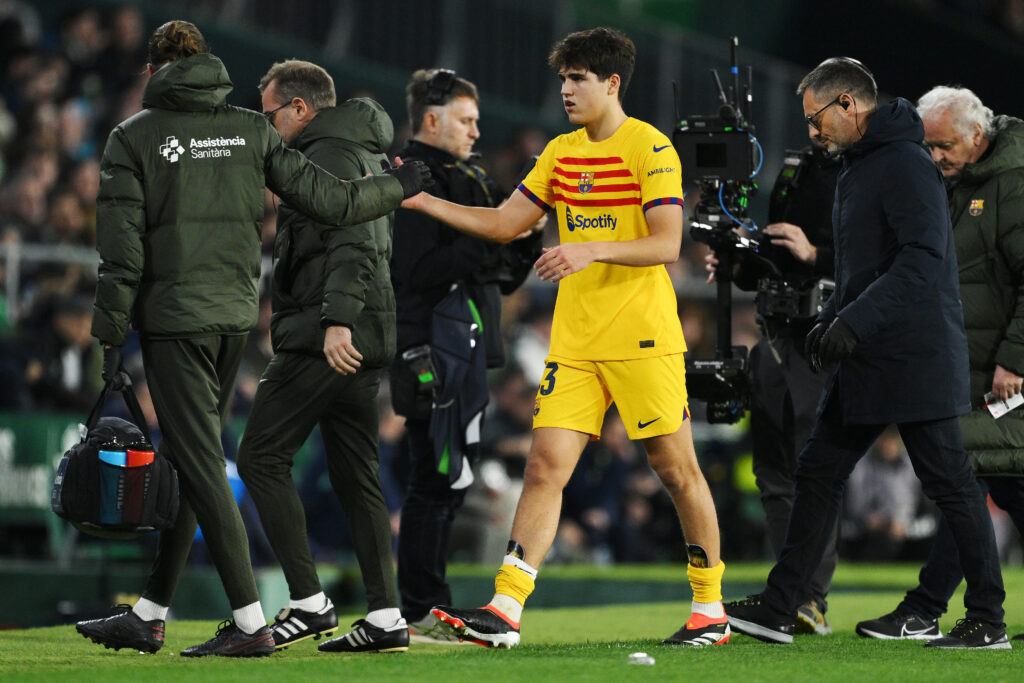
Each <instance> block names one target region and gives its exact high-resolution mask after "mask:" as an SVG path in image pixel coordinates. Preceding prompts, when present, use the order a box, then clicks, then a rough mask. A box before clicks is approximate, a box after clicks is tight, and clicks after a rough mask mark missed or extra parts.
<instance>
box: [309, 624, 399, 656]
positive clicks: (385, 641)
mask: <svg viewBox="0 0 1024 683" xmlns="http://www.w3.org/2000/svg"><path fill="white" fill-rule="evenodd" d="M352 625H353V626H354V627H355V628H353V629H352V630H351V631H349V632H348V633H346V634H345V635H343V636H341V637H340V638H335V639H334V640H328V641H326V642H323V643H320V645H319V646H318V647H317V649H318V650H320V652H405V651H406V650H408V649H409V626H408V625H407V624H406V623H405V619H399V620H398V625H397V626H396V627H395V628H393V629H391V630H390V631H389V630H385V629H382V628H378V627H376V626H374V625H373V624H371V623H370V622H368V621H367V620H366V619H360V620H358V621H356V622H354V623H353V624H352Z"/></svg>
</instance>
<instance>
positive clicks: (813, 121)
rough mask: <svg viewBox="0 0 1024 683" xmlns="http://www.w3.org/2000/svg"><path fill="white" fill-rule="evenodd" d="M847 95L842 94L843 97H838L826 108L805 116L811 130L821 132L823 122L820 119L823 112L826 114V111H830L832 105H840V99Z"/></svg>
mask: <svg viewBox="0 0 1024 683" xmlns="http://www.w3.org/2000/svg"><path fill="white" fill-rule="evenodd" d="M845 94H846V93H842V94H841V95H837V96H836V98H835V99H834V100H832V101H831V102H829V103H828V104H826V105H825V106H824V107H822V108H821V109H819V110H818V111H816V112H814V113H813V114H811V115H810V116H805V117H804V120H805V121H807V125H808V126H810V127H811V128H813V129H814V130H817V131H820V130H821V121H819V120H818V117H819V116H821V114H822V112H824V111H825V110H826V109H828V108H829V107H831V106H832V105H834V104H839V102H840V98H841V97H842V96H843V95H845Z"/></svg>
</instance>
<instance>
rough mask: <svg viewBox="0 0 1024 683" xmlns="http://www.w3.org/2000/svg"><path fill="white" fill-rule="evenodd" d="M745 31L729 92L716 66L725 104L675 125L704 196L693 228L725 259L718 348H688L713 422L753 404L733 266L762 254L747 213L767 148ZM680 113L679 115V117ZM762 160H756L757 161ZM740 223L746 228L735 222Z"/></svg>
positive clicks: (684, 159)
mask: <svg viewBox="0 0 1024 683" xmlns="http://www.w3.org/2000/svg"><path fill="white" fill-rule="evenodd" d="M738 47H739V39H738V38H736V37H733V38H731V39H730V41H729V53H730V54H729V56H730V62H731V66H730V74H731V76H732V84H731V85H730V86H729V90H728V94H726V90H725V89H724V88H723V87H722V81H721V79H720V78H719V76H718V72H717V71H716V70H714V69H712V70H711V75H712V76H713V78H714V82H715V87H716V88H717V90H718V99H719V103H720V106H719V109H718V113H717V115H713V116H699V115H697V116H690V117H688V118H687V119H684V120H680V121H679V125H678V126H677V127H676V128H675V130H673V131H672V144H673V146H674V147H675V149H676V151H677V152H678V154H679V160H680V163H681V164H682V172H683V179H684V180H689V181H693V182H695V183H696V185H697V187H698V189H699V190H700V200H699V201H698V202H697V204H696V206H695V207H694V210H693V219H692V221H691V222H690V235H691V236H692V237H693V238H694V239H695V240H697V241H698V242H703V243H704V244H707V245H708V246H709V247H711V248H712V249H713V250H714V251H715V253H716V255H717V257H718V261H719V265H718V269H717V273H716V278H715V279H716V281H717V286H718V289H717V304H718V309H717V315H716V322H717V332H718V335H717V338H716V344H715V356H714V358H710V359H698V358H693V357H692V356H691V355H690V354H687V359H686V386H687V392H688V394H689V395H690V396H691V397H693V398H696V399H700V400H704V401H706V402H707V420H708V422H717V423H723V422H724V423H732V422H737V421H739V420H740V418H742V417H743V414H744V413H745V412H746V410H747V408H749V406H750V372H749V364H748V355H747V347H745V346H732V268H733V264H734V263H736V259H738V258H743V257H750V258H759V259H760V260H762V261H765V262H766V263H768V264H769V268H770V269H771V268H774V270H775V272H778V268H776V267H775V266H774V265H772V264H771V263H770V261H767V259H764V258H763V257H760V256H759V252H760V250H761V241H760V240H759V234H758V233H757V232H756V229H757V226H756V225H754V223H753V222H752V221H750V220H749V218H748V217H747V203H748V201H749V199H750V197H752V196H754V194H755V193H756V192H757V183H756V182H755V181H754V176H756V175H757V172H758V171H759V170H760V168H761V163H762V161H763V153H762V151H761V146H760V144H759V143H758V141H757V138H755V137H754V126H753V124H752V123H751V122H750V117H751V114H750V110H751V104H752V102H753V93H752V89H751V83H752V80H753V79H752V74H751V70H750V67H747V82H746V84H745V85H744V86H743V91H742V106H741V104H740V98H741V92H740V82H739V67H738V66H737V62H736V49H737V48H738ZM676 118H677V120H678V119H679V117H678V116H677V117H676ZM755 162H756V164H755ZM736 228H742V230H737V229H736Z"/></svg>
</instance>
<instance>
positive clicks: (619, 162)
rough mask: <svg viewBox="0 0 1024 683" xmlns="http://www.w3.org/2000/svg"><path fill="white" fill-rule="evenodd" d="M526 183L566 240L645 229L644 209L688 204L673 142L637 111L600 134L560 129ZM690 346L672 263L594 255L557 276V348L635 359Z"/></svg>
mask: <svg viewBox="0 0 1024 683" xmlns="http://www.w3.org/2000/svg"><path fill="white" fill-rule="evenodd" d="M519 190H520V191H521V192H522V193H523V194H524V195H526V197H528V198H529V199H530V200H531V201H533V202H534V203H535V204H537V205H538V206H539V207H541V208H542V209H544V210H546V211H549V210H551V209H552V208H554V209H556V214H557V216H558V234H559V237H560V239H561V242H562V243H563V244H565V243H568V242H590V241H606V242H607V241H621V242H625V241H628V240H635V239H639V238H641V237H646V236H648V235H649V234H650V229H649V228H648V226H647V221H646V219H645V218H644V212H645V211H646V210H647V209H649V208H651V207H652V206H658V205H660V204H682V203H683V185H682V175H681V173H680V170H679V156H678V155H677V154H676V151H675V149H674V148H673V147H672V143H671V142H670V141H669V139H668V138H667V137H665V135H663V134H662V133H661V132H660V131H658V129H656V128H655V127H654V126H651V125H650V124H647V123H644V122H643V121H640V120H638V119H634V118H629V119H627V120H626V121H625V123H623V124H622V125H621V126H619V129H618V130H617V131H615V134H614V135H612V136H611V137H610V138H608V139H607V140H602V141H601V142H591V141H590V140H589V139H588V138H587V133H586V130H585V129H583V128H580V129H579V130H576V131H573V132H572V133H567V134H565V135H560V136H559V137H557V138H555V139H554V140H552V141H551V142H549V143H548V146H547V147H546V148H545V149H544V153H543V154H541V155H540V158H539V159H538V160H537V163H536V165H535V166H534V167H533V170H532V171H530V174H529V175H528V176H527V177H526V179H525V180H524V181H523V182H522V184H520V185H519ZM685 350H686V343H685V342H684V341H683V330H682V327H681V326H680V324H679V315H678V312H677V309H676V294H675V290H674V289H673V287H672V281H671V280H670V279H669V276H668V271H666V270H665V266H663V265H656V266H644V267H634V266H620V265H613V264H608V263H592V264H591V265H589V266H587V267H586V268H584V269H583V270H581V271H579V272H578V273H573V274H572V275H569V276H568V277H566V278H565V279H564V280H562V281H561V282H559V284H558V299H557V300H556V302H555V316H554V321H553V323H552V328H551V351H550V353H551V355H555V356H563V357H565V358H572V359H575V360H594V361H599V360H628V359H631V358H649V357H652V356H662V355H665V354H670V353H682V352H683V351H685Z"/></svg>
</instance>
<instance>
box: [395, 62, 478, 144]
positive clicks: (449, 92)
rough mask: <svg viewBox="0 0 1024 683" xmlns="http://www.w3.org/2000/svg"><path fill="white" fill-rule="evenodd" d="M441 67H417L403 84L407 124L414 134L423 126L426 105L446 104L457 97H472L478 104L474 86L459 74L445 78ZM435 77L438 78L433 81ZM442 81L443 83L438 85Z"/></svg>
mask: <svg viewBox="0 0 1024 683" xmlns="http://www.w3.org/2000/svg"><path fill="white" fill-rule="evenodd" d="M444 76H445V73H444V71H443V70H442V69H418V70H417V71H415V72H414V73H413V75H412V79H411V80H410V81H409V84H408V85H406V86H405V108H406V110H407V111H408V112H409V126H410V127H411V128H412V134H413V135H416V134H418V133H419V132H420V129H421V128H423V115H424V114H426V113H427V107H430V106H434V105H436V106H441V107H443V106H444V105H446V104H448V103H449V102H451V101H452V100H454V99H456V98H458V97H469V98H472V100H473V101H474V102H476V103H477V105H479V104H480V94H479V93H478V92H477V89H476V86H475V85H473V84H472V83H471V82H470V81H467V80H466V79H465V78H462V77H461V76H450V77H449V78H445V77H444ZM435 78H436V79H438V80H437V81H435ZM439 82H443V85H439Z"/></svg>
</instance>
